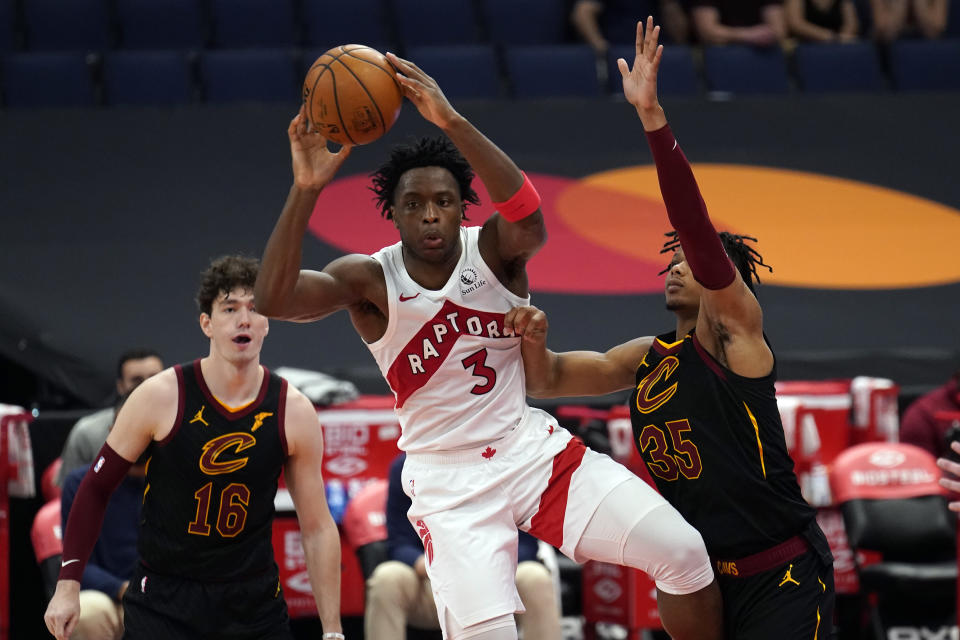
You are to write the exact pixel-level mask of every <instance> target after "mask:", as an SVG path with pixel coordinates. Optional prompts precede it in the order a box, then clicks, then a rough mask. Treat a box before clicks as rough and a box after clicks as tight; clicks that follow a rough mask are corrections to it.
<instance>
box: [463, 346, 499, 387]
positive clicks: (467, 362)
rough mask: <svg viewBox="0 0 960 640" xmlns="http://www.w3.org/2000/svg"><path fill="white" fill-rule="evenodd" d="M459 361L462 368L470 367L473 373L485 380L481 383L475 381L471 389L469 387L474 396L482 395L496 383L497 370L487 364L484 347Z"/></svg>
mask: <svg viewBox="0 0 960 640" xmlns="http://www.w3.org/2000/svg"><path fill="white" fill-rule="evenodd" d="M460 362H462V363H463V368H464V369H470V368H471V367H472V368H473V375H475V376H477V377H478V378H483V379H484V380H485V382H483V383H482V384H481V383H477V384H476V385H474V387H473V389H470V393H472V394H473V395H475V396H482V395H483V394H485V393H488V392H489V391H490V390H491V389H493V385H495V384H496V383H497V372H496V371H495V370H493V369H491V368H490V367H488V366H487V350H486V349H480V351H477V352H476V353H471V354H470V355H469V356H467V357H466V358H464V359H463V360H461V361H460Z"/></svg>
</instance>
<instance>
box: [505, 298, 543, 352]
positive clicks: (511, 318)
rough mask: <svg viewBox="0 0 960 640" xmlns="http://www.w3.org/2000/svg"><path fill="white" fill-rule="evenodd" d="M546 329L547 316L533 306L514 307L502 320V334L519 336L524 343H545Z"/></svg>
mask: <svg viewBox="0 0 960 640" xmlns="http://www.w3.org/2000/svg"><path fill="white" fill-rule="evenodd" d="M547 328H548V323H547V314H545V313H544V312H543V311H541V310H540V309H538V308H536V307H534V306H523V307H514V308H513V309H510V311H507V314H506V315H505V316H504V318H503V331H504V334H505V335H513V336H520V337H522V338H523V341H524V342H526V343H539V344H543V343H545V342H546V341H547Z"/></svg>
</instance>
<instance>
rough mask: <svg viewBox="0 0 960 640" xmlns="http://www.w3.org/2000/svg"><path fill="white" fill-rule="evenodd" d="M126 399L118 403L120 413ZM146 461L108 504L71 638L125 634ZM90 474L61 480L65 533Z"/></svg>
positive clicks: (105, 639)
mask: <svg viewBox="0 0 960 640" xmlns="http://www.w3.org/2000/svg"><path fill="white" fill-rule="evenodd" d="M125 398H126V396H123V397H122V398H121V400H120V401H119V402H118V403H117V406H116V410H117V411H119V409H120V405H122V404H123V400H124V399H125ZM111 426H112V423H111ZM108 432H109V429H108ZM144 462H145V461H144V460H138V461H137V462H136V464H134V465H133V466H132V467H130V470H129V471H128V472H127V477H126V478H124V479H123V482H121V483H120V486H118V487H117V490H116V491H114V492H113V494H112V495H111V497H110V501H109V502H108V503H107V510H106V513H105V514H104V517H103V527H102V528H101V530H100V537H99V538H98V539H97V543H96V546H94V548H93V553H92V554H90V560H89V562H88V563H87V566H86V568H85V569H84V571H83V579H82V580H81V581H80V589H81V591H80V619H79V621H78V622H77V626H76V628H75V629H74V631H73V634H72V635H71V636H70V637H71V639H72V640H120V638H121V637H122V636H123V607H122V605H121V601H122V600H123V594H124V593H125V592H126V590H127V586H128V585H129V583H130V576H132V575H133V572H134V569H135V568H136V564H137V532H138V530H139V524H140V503H141V501H142V500H143V492H144V482H145V481H144V476H145V473H144ZM88 466H89V465H88ZM86 473H87V467H78V468H76V469H74V470H73V471H71V472H70V473H68V474H67V477H66V479H65V480H64V482H63V494H62V497H61V503H60V504H61V523H62V524H61V526H62V530H66V528H67V518H68V517H69V516H70V508H71V507H72V506H73V500H74V497H76V495H77V489H78V488H79V487H80V482H81V481H82V480H83V477H84V476H85V475H86Z"/></svg>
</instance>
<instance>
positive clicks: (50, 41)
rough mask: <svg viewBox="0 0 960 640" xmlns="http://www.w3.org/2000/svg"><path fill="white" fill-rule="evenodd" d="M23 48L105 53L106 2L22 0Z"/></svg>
mask: <svg viewBox="0 0 960 640" xmlns="http://www.w3.org/2000/svg"><path fill="white" fill-rule="evenodd" d="M23 16H24V28H25V29H26V41H27V42H26V44H27V49H30V50H31V51H105V50H106V49H109V48H110V46H111V44H112V41H113V38H112V28H111V24H110V14H109V12H108V10H107V3H106V0H69V1H65V0H23Z"/></svg>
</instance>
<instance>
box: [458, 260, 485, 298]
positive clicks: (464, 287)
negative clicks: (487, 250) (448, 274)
mask: <svg viewBox="0 0 960 640" xmlns="http://www.w3.org/2000/svg"><path fill="white" fill-rule="evenodd" d="M485 284H487V281H486V280H483V279H481V278H480V275H479V274H478V273H477V272H476V270H475V269H474V268H473V267H465V268H464V269H463V271H461V272H460V295H463V296H465V295H467V294H468V293H470V292H472V291H476V290H477V289H479V288H480V287H482V286H483V285H485Z"/></svg>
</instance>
